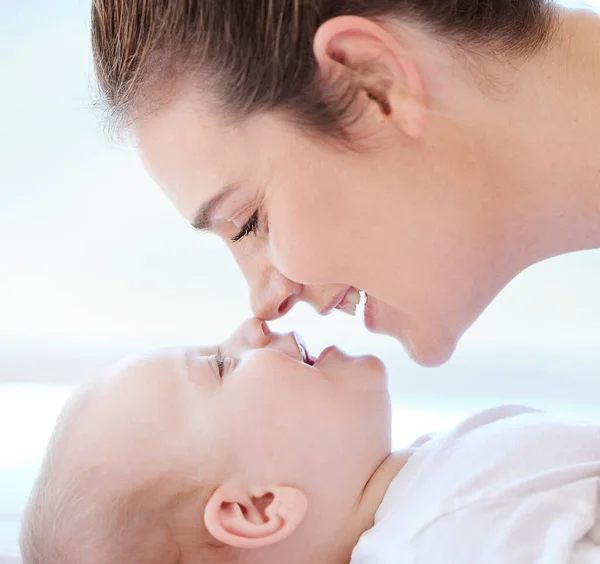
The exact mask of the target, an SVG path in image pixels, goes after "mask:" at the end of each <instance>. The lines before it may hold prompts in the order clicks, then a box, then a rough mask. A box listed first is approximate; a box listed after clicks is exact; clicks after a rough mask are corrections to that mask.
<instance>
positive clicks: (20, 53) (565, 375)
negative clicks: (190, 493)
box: [0, 0, 600, 564]
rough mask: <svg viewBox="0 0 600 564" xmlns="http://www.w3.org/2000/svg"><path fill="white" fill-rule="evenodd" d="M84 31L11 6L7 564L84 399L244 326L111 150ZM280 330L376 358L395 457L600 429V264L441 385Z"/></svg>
mask: <svg viewBox="0 0 600 564" xmlns="http://www.w3.org/2000/svg"><path fill="white" fill-rule="evenodd" d="M591 4H596V5H597V6H600V0H595V1H594V2H591ZM88 20H89V0H86V1H84V0H54V1H53V2H46V1H42V0H27V2H22V1H18V0H3V1H2V2H1V3H0V69H1V72H2V89H1V90H0V100H1V103H0V127H1V128H2V133H1V135H0V197H1V203H0V564H8V563H13V562H18V561H19V560H18V551H17V545H16V536H17V531H18V522H19V514H20V511H21V509H22V506H23V503H24V500H25V499H26V496H27V493H28V490H29V488H30V487H31V483H32V481H33V479H34V477H35V473H36V471H37V469H38V466H39V463H40V459H41V456H42V454H43V451H44V448H45V444H46V441H47V439H48V436H49V434H50V432H51V430H52V426H53V424H54V421H55V419H56V416H57V414H58V412H59V410H60V408H61V406H62V405H63V403H64V401H65V399H66V398H67V397H68V395H69V394H70V392H71V391H72V389H73V387H74V386H75V385H77V384H79V383H81V382H85V381H87V380H89V379H91V378H94V377H95V376H96V375H98V374H100V373H101V372H102V370H103V369H105V368H106V367H107V366H109V365H110V364H111V363H112V362H114V361H115V360H116V359H118V358H119V357H121V356H122V355H124V354H129V353H131V352H136V351H140V350H143V349H147V348H150V347H154V346H162V345H170V344H195V343H215V342H218V341H219V340H221V339H222V338H224V337H226V336H227V335H228V334H229V333H230V332H231V330H232V329H233V328H234V327H236V326H237V325H238V324H239V323H240V322H241V321H243V320H244V319H246V318H247V317H248V316H250V309H249V307H248V296H247V290H246V287H245V284H244V281H243V279H242V277H241V275H240V274H239V273H238V271H237V269H236V266H235V264H234V262H233V260H232V259H231V258H230V257H229V255H228V254H227V253H226V252H225V251H224V247H223V246H222V243H220V242H219V241H218V240H217V239H216V238H212V237H209V236H202V235H199V234H198V233H195V232H194V231H193V230H192V229H191V228H190V227H189V226H188V225H187V224H186V222H185V221H183V220H182V219H181V218H180V217H179V216H178V215H177V214H176V212H175V211H174V209H173V208H172V207H171V205H170V204H169V202H168V201H167V200H166V198H165V197H164V196H163V195H162V194H161V193H160V192H159V191H158V189H157V188H156V187H155V186H154V185H153V183H152V182H151V180H150V179H149V177H148V176H147V175H146V173H145V172H144V170H143V169H142V168H141V166H140V164H139V163H138V162H137V160H136V155H135V153H134V152H133V150H132V149H131V148H129V147H127V146H126V145H125V144H122V145H115V144H112V143H110V142H109V141H108V140H107V139H106V138H105V136H104V134H103V128H102V120H101V118H102V116H101V115H100V114H99V113H98V112H97V111H96V110H94V109H93V105H92V102H93V97H94V93H95V89H94V84H93V77H92V68H91V52H90V47H89V29H88V26H89V23H88ZM442 290H443V289H442ZM272 328H273V329H274V330H281V331H287V330H291V329H294V330H297V331H298V332H299V333H300V334H301V335H303V337H304V339H305V340H306V342H307V345H308V348H309V350H310V351H311V352H313V353H314V352H318V351H319V350H320V349H321V348H323V347H324V346H326V345H329V344H331V343H332V340H333V341H334V342H335V343H336V344H340V345H341V346H342V347H343V348H345V349H346V350H348V351H350V352H355V353H360V352H366V351H368V352H375V353H376V354H379V355H380V356H381V357H382V358H383V359H384V360H385V361H386V363H387V365H388V367H389V372H390V386H391V390H392V397H393V401H394V404H395V421H394V439H395V442H396V444H397V445H399V446H400V445H403V444H406V442H407V441H409V440H410V439H412V438H414V437H416V436H417V435H419V434H421V433H424V432H427V431H432V430H442V429H444V428H447V427H448V426H450V425H452V424H454V423H455V422H456V421H458V420H459V419H460V418H461V417H463V416H466V415H468V414H469V413H472V412H473V411H475V410H477V409H480V408H483V407H487V406H492V405H496V404H498V403H503V402H521V403H527V404H529V405H533V406H540V407H544V408H548V409H552V410H554V411H556V412H560V413H564V414H566V415H574V416H577V417H585V418H598V417H600V414H598V413H597V412H600V409H598V406H599V405H600V252H587V253H584V254H573V255H569V256H566V257H561V258H558V259H554V260H552V261H548V262H546V263H543V264H540V265H537V266H535V267H533V268H531V269H530V270H528V271H527V272H525V273H523V274H522V275H521V276H520V277H519V278H518V279H516V280H515V281H514V282H513V283H512V284H511V285H510V286H509V287H508V288H506V290H505V291H504V292H503V293H502V294H501V295H500V296H499V297H498V299H497V300H496V302H495V303H494V304H493V305H492V307H490V308H489V309H488V311H487V312H486V313H485V314H484V315H483V316H482V317H481V319H480V320H479V321H478V322H477V323H476V324H475V326H474V327H473V328H472V329H471V330H470V332H469V333H468V335H467V337H466V338H465V339H464V340H463V341H462V343H461V345H460V348H459V350H458V351H457V354H456V356H455V357H454V359H453V360H452V361H451V362H450V363H448V364H447V365H445V366H444V367H442V368H438V369H434V370H431V369H423V368H419V367H417V366H416V365H414V364H413V363H412V362H410V361H409V360H408V359H407V357H406V355H405V354H404V352H403V351H402V349H401V348H400V346H399V345H397V344H396V343H395V342H393V341H391V340H390V339H387V338H384V337H381V336H373V335H370V334H368V333H367V332H366V331H365V330H364V329H363V328H362V326H361V323H360V321H359V320H358V319H350V318H348V317H347V316H344V315H343V314H341V313H334V314H332V315H331V316H329V317H327V318H318V317H317V315H316V314H315V313H314V312H312V310H310V309H309V308H308V307H305V306H298V307H296V308H295V309H294V310H293V311H292V313H291V314H290V315H288V316H287V317H286V319H284V320H282V321H279V322H276V323H273V324H272ZM332 336H334V337H333V339H332Z"/></svg>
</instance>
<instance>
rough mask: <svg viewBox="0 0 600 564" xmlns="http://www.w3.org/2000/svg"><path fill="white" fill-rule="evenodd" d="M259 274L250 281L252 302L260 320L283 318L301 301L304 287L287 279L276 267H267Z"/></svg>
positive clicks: (253, 309)
mask: <svg viewBox="0 0 600 564" xmlns="http://www.w3.org/2000/svg"><path fill="white" fill-rule="evenodd" d="M257 274H258V275H257V276H255V277H254V278H253V279H252V280H250V301H251V304H252V311H253V313H254V315H255V316H256V317H258V318H259V319H265V320H267V321H269V320H272V319H277V318H279V317H282V316H283V315H285V314H286V313H287V312H288V311H290V309H292V307H294V305H295V304H296V303H297V302H298V301H299V300H300V296H301V294H302V285H301V284H298V283H296V282H293V281H292V280H290V279H289V278H286V277H285V276H284V275H283V274H281V272H279V270H277V269H276V268H275V267H274V266H272V265H268V266H265V268H264V269H263V270H262V272H260V273H257Z"/></svg>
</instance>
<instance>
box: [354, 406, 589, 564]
mask: <svg viewBox="0 0 600 564" xmlns="http://www.w3.org/2000/svg"><path fill="white" fill-rule="evenodd" d="M599 492H600V426H599V425H592V424H586V423H570V422H565V421H561V420H559V419H556V418H553V417H551V416H549V415H546V414H544V413H541V412H537V411H534V410H530V409H527V408H521V407H510V406H509V407H503V408H498V409H493V410H488V411H485V412H482V413H480V414H478V415H475V416H473V417H471V418H469V419H467V420H466V421H464V422H463V423H461V424H460V425H459V426H458V427H456V428H455V429H454V430H453V431H451V432H449V433H444V434H442V435H440V436H439V437H437V438H435V439H433V440H432V441H430V442H429V443H427V444H426V445H424V446H423V447H421V448H420V449H419V451H417V453H416V454H415V455H414V456H413V457H412V458H411V459H410V460H409V462H408V464H407V465H406V466H405V468H404V469H403V470H402V471H401V472H400V473H399V474H398V476H397V477H396V478H395V479H394V481H393V482H392V484H391V485H390V487H389V489H388V492H387V494H386V496H385V498H384V500H383V502H382V504H381V506H380V508H379V510H378V511H377V514H376V517H375V526H374V527H373V528H372V529H370V530H369V531H367V532H366V533H364V534H363V536H362V537H361V539H360V541H359V543H358V544H357V546H356V548H355V550H354V553H353V556H352V561H351V564H592V563H600V504H599V497H600V496H599Z"/></svg>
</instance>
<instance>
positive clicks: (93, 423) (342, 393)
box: [62, 319, 411, 564]
mask: <svg viewBox="0 0 600 564" xmlns="http://www.w3.org/2000/svg"><path fill="white" fill-rule="evenodd" d="M265 327H266V326H265V325H264V324H261V322H260V321H258V320H256V319H252V320H250V321H248V322H247V323H245V324H244V325H243V326H242V327H240V328H239V329H238V330H237V331H236V332H235V333H234V334H233V335H232V337H231V338H230V339H229V340H227V341H226V342H225V343H223V344H222V345H221V346H220V351H221V354H222V355H223V358H224V362H223V371H222V374H220V373H219V366H218V361H217V357H216V356H215V355H216V352H217V349H214V348H197V349H170V350H167V351H160V352H157V353H153V354H152V355H149V356H147V357H144V358H141V359H136V360H135V361H133V362H129V363H127V364H124V365H122V366H121V367H120V368H119V369H117V370H116V371H115V372H114V373H113V374H111V375H110V376H109V377H107V378H105V379H104V380H101V381H100V382H98V383H97V384H95V385H94V387H93V388H91V389H90V390H89V391H88V392H87V393H86V394H85V396H84V398H83V403H82V404H81V405H84V408H82V409H75V410H74V411H73V412H74V413H76V415H74V416H73V417H72V418H71V421H70V422H69V423H68V424H67V428H68V429H69V437H70V438H69V441H68V446H67V447H64V446H63V447H62V448H67V449H68V453H71V454H67V455H66V459H68V460H70V461H71V462H70V464H76V465H79V466H81V467H84V468H85V467H87V466H90V467H102V468H103V475H104V476H105V479H106V477H107V476H109V477H110V478H109V479H108V482H109V483H110V484H111V488H113V489H116V490H118V489H119V487H123V488H124V489H129V488H131V487H132V484H136V483H137V484H141V483H144V482H145V481H147V480H151V479H152V477H155V476H160V475H164V474H165V473H170V474H172V475H177V476H181V477H182V478H183V477H185V479H186V480H188V481H189V480H198V482H199V483H205V484H216V485H217V487H216V489H215V491H214V493H212V495H211V497H210V500H209V502H208V504H207V507H206V510H205V521H206V524H207V527H208V529H209V531H210V532H211V533H212V534H213V536H215V538H217V540H220V541H222V542H224V543H225V544H229V545H231V546H234V547H236V548H240V549H247V548H252V549H253V550H252V551H250V552H248V553H247V555H246V556H245V560H244V562H249V563H253V562H257V563H258V562H261V563H266V564H268V563H270V562H273V563H280V562H288V563H290V564H294V563H300V562H314V563H321V562H322V563H323V564H325V563H329V564H331V563H338V562H339V563H347V562H348V561H349V556H350V553H351V551H352V548H353V547H354V545H355V544H356V542H357V539H358V537H359V536H360V534H361V533H362V532H363V531H365V530H366V529H368V528H369V527H371V526H372V522H373V516H374V513H375V511H376V509H377V507H378V505H379V503H380V502H381V499H382V498H383V495H384V494H385V491H386V489H387V487H388V486H389V483H390V481H391V480H392V479H393V477H394V476H395V475H396V474H397V473H398V471H400V469H401V468H402V466H403V465H404V463H405V461H406V460H407V458H408V456H410V453H411V451H406V452H399V453H395V454H393V455H391V454H390V450H391V448H390V402H389V396H388V392H387V386H386V383H387V379H386V373H385V369H384V367H383V365H382V364H381V362H380V361H379V360H378V359H376V358H375V357H371V356H364V357H350V356H347V355H346V354H344V353H343V352H341V351H339V350H338V349H335V348H332V349H329V350H327V352H326V353H325V354H324V355H322V356H321V357H320V358H319V359H317V361H316V362H315V364H314V366H311V365H309V364H306V363H305V362H304V361H303V356H302V353H301V348H300V346H299V344H298V341H297V339H296V337H295V336H294V335H293V334H286V335H277V334H272V333H270V332H269V331H268V328H267V329H265ZM75 419H76V421H75ZM63 454H64V452H63ZM73 461H75V462H73ZM79 472H81V470H79V471H78V473H79ZM192 515H194V518H197V510H196V511H192Z"/></svg>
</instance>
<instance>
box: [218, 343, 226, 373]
mask: <svg viewBox="0 0 600 564" xmlns="http://www.w3.org/2000/svg"><path fill="white" fill-rule="evenodd" d="M216 359H217V367H218V369H219V376H221V378H222V377H223V371H224V369H225V358H223V353H222V352H221V348H220V347H217V354H216Z"/></svg>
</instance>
